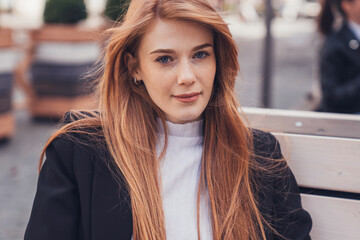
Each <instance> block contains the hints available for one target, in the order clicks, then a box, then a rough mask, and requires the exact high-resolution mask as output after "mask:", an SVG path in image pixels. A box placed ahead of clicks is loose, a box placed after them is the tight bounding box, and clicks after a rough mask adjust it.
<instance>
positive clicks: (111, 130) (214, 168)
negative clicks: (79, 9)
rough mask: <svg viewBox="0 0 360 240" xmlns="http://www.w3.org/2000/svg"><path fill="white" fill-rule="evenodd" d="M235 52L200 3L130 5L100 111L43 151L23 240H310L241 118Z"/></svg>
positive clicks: (273, 149) (303, 219) (280, 174)
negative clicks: (43, 157) (44, 154)
mask: <svg viewBox="0 0 360 240" xmlns="http://www.w3.org/2000/svg"><path fill="white" fill-rule="evenodd" d="M237 53H238V52H237V47H236V44H235V42H234V40H233V39H232V37H231V34H230V32H229V29H228V26H227V25H226V24H225V23H224V21H223V20H222V19H221V17H220V16H219V14H218V13H217V12H216V11H215V10H214V9H213V8H212V7H211V6H210V5H209V3H208V2H207V1H206V0H192V1H188V0H167V1H164V0H163V1H160V0H132V1H131V4H130V6H129V9H128V12H127V14H126V16H125V18H124V20H123V22H122V24H121V26H119V27H116V28H114V29H112V36H111V39H110V41H109V45H108V47H107V50H106V55H105V59H104V70H103V74H102V76H101V78H100V81H99V93H100V109H99V111H98V112H78V113H70V114H68V115H67V116H66V120H65V121H66V122H67V124H66V125H64V126H63V127H62V128H61V129H60V130H59V131H58V132H57V133H56V134H55V135H54V136H53V137H52V138H51V139H50V140H49V142H48V144H47V145H46V147H45V150H46V158H47V159H46V161H44V162H42V161H41V162H40V167H41V171H40V176H39V181H38V188H37V193H36V196H35V200H34V205H33V209H32V213H31V217H30V221H29V224H28V227H27V229H26V233H25V239H26V240H32V239H37V240H38V239H59V240H60V239H61V240H63V239H67V240H73V239H74V240H75V239H94V240H100V239H101V240H102V239H110V240H111V239H114V240H118V239H134V240H138V239H141V240H143V239H156V240H164V239H170V240H176V239H214V240H217V239H219V240H220V239H226V240H235V239H283V238H286V239H310V237H309V232H310V229H311V219H310V216H309V214H308V213H307V212H306V211H305V210H304V209H302V207H301V202H300V196H299V192H298V187H297V184H296V181H295V179H294V176H293V175H292V173H291V171H290V169H289V168H288V167H287V165H286V162H285V161H284V160H283V159H282V156H281V151H280V147H279V144H278V143H277V141H276V140H275V138H274V137H273V136H272V135H270V134H269V133H265V132H261V131H257V130H250V129H248V128H247V127H246V126H245V124H244V122H243V120H242V119H241V117H240V114H239V112H238V106H239V105H238V103H237V101H236V99H235V96H234V85H235V78H236V76H237V73H238V70H239V66H238V62H237Z"/></svg>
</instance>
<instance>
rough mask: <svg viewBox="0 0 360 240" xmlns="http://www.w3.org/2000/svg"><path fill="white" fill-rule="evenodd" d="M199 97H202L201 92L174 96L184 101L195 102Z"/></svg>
mask: <svg viewBox="0 0 360 240" xmlns="http://www.w3.org/2000/svg"><path fill="white" fill-rule="evenodd" d="M199 97H200V92H192V93H186V94H179V95H174V98H176V99H177V100H178V101H180V102H183V103H191V102H195V101H196V100H197V99H198V98H199Z"/></svg>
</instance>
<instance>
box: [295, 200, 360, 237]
mask: <svg viewBox="0 0 360 240" xmlns="http://www.w3.org/2000/svg"><path fill="white" fill-rule="evenodd" d="M301 198H302V203H303V207H304V209H306V210H307V211H308V212H309V213H310V215H311V217H312V220H313V229H312V231H311V233H310V235H311V237H312V239H316V240H339V239H344V240H345V239H346V240H357V239H359V236H360V201H357V200H350V199H341V198H332V197H323V196H316V195H309V194H302V195H301Z"/></svg>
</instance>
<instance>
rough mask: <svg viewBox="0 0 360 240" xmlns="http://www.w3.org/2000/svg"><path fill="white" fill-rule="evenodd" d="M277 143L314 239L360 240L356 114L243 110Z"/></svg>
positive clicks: (359, 150)
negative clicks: (286, 163)
mask: <svg viewBox="0 0 360 240" xmlns="http://www.w3.org/2000/svg"><path fill="white" fill-rule="evenodd" d="M243 110H244V113H245V114H246V118H247V119H248V121H249V124H250V126H251V127H254V128H258V129H263V130H267V131H270V132H272V133H273V134H274V135H275V136H276V138H277V139H278V140H279V142H280V144H281V147H282V152H283V155H284V156H285V158H286V159H287V160H288V163H289V166H290V167H291V169H292V171H293V172H294V175H295V177H296V180H297V182H298V184H299V186H300V191H301V192H302V194H301V195H302V203H303V207H304V208H305V209H306V210H307V211H308V212H309V213H310V214H311V216H312V219H313V229H312V231H311V236H312V238H313V239H314V240H339V239H341V240H342V239H343V240H345V239H346V240H352V239H353V240H355V239H356V240H358V239H360V116H358V115H347V114H333V113H318V112H308V111H292V110H275V109H261V108H244V109H243Z"/></svg>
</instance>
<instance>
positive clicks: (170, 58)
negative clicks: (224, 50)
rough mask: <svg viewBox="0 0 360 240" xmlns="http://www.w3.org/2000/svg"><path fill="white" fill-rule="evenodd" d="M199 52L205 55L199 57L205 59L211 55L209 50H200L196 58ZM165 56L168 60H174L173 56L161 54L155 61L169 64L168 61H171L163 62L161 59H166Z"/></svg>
mask: <svg viewBox="0 0 360 240" xmlns="http://www.w3.org/2000/svg"><path fill="white" fill-rule="evenodd" d="M198 54H202V56H203V57H199V59H204V58H206V57H208V56H210V54H209V53H208V52H207V51H200V52H197V53H195V54H194V58H195V57H196V55H198ZM164 58H166V60H170V61H172V60H173V58H172V57H170V56H167V55H166V56H160V57H158V58H157V59H156V60H155V61H156V62H159V63H162V64H167V63H169V62H162V61H161V60H164Z"/></svg>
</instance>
